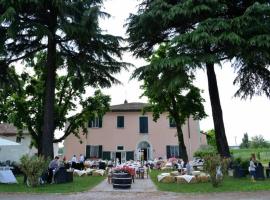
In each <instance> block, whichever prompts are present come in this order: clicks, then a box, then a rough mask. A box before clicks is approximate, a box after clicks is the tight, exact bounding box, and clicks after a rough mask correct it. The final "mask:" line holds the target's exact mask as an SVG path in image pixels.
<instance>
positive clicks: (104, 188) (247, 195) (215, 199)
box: [0, 179, 270, 200]
mask: <svg viewBox="0 0 270 200" xmlns="http://www.w3.org/2000/svg"><path fill="white" fill-rule="evenodd" d="M101 199H104V200H105V199H106V200H108V199H112V200H269V199H270V191H262V192H230V193H229V192H228V193H210V194H180V193H172V192H159V191H157V190H156V187H155V186H154V184H153V182H152V181H151V180H150V179H144V180H138V179H135V183H134V184H132V188H131V189H130V190H114V189H112V185H110V184H108V183H107V181H106V180H105V181H103V182H102V183H100V184H99V185H98V186H96V187H95V188H93V189H92V190H91V191H87V192H80V193H75V194H24V193H22V194H18V193H15V194H6V193H1V191H0V200H101Z"/></svg>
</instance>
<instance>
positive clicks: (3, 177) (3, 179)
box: [0, 170, 17, 183]
mask: <svg viewBox="0 0 270 200" xmlns="http://www.w3.org/2000/svg"><path fill="white" fill-rule="evenodd" d="M0 183H17V180H16V178H15V176H14V175H13V173H12V171H11V170H0Z"/></svg>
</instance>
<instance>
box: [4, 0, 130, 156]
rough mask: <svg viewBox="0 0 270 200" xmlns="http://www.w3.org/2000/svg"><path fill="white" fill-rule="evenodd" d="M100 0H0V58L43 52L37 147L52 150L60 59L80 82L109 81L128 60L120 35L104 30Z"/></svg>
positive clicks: (50, 153)
mask: <svg viewBox="0 0 270 200" xmlns="http://www.w3.org/2000/svg"><path fill="white" fill-rule="evenodd" d="M101 5H102V0H82V1H70V0H65V1H58V0H40V1H36V0H22V1H9V0H3V1H1V3H0V15H1V18H0V20H1V21H0V22H1V23H0V24H1V25H0V31H1V33H2V34H1V35H2V36H3V37H2V38H1V41H0V42H1V44H0V47H1V48H0V64H1V68H2V66H4V67H6V66H10V64H12V63H14V62H16V61H20V60H25V59H28V58H33V57H34V56H35V54H36V53H37V52H43V53H45V54H46V63H45V65H44V68H43V70H42V71H43V75H44V85H45V86H44V88H45V90H44V93H43V96H44V101H42V103H43V109H42V119H43V123H42V134H41V143H42V144H41V149H40V152H41V154H43V155H44V156H46V157H48V156H49V157H52V156H53V145H52V143H53V133H54V118H55V113H54V104H55V86H56V71H57V69H58V67H59V66H60V63H63V65H61V66H63V67H64V68H65V69H66V70H67V71H68V73H70V74H72V76H73V77H74V78H76V80H77V83H76V84H78V85H92V86H98V85H101V86H110V85H111V83H113V82H116V80H115V79H114V78H113V77H112V75H111V74H112V73H117V72H119V71H120V70H121V68H122V67H124V66H126V63H122V62H119V61H117V60H116V58H120V57H121V51H122V50H123V49H122V48H121V47H120V41H121V38H120V37H115V36H112V35H109V34H105V33H104V32H103V31H102V30H101V29H100V28H99V23H98V20H99V18H100V17H107V16H108V14H106V13H104V12H102V11H101Z"/></svg>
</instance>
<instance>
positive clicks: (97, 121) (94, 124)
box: [88, 117, 102, 128]
mask: <svg viewBox="0 0 270 200" xmlns="http://www.w3.org/2000/svg"><path fill="white" fill-rule="evenodd" d="M88 127H89V128H101V127H102V118H101V117H95V118H94V119H92V120H90V121H89V123H88Z"/></svg>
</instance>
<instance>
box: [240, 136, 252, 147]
mask: <svg viewBox="0 0 270 200" xmlns="http://www.w3.org/2000/svg"><path fill="white" fill-rule="evenodd" d="M249 146H250V142H249V139H248V134H247V133H245V134H244V136H243V138H242V143H241V144H240V148H243V149H247V148H249Z"/></svg>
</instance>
